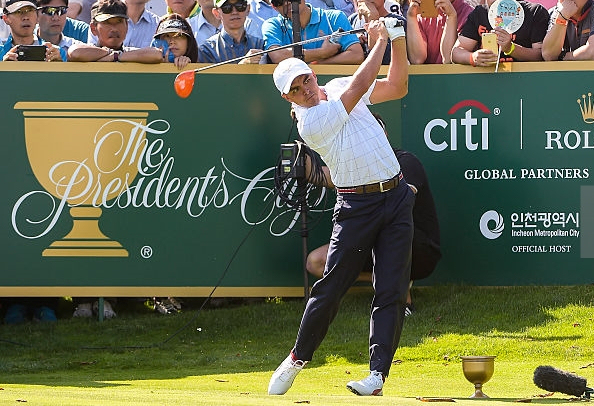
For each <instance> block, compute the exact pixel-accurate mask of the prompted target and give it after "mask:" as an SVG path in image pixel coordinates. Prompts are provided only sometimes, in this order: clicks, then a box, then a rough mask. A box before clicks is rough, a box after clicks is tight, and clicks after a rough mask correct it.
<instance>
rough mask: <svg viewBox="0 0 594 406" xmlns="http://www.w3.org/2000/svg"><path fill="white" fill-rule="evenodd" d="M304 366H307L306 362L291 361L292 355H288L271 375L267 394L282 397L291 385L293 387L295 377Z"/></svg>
mask: <svg viewBox="0 0 594 406" xmlns="http://www.w3.org/2000/svg"><path fill="white" fill-rule="evenodd" d="M305 364H307V361H301V360H293V357H292V355H291V354H289V356H288V357H287V358H285V360H284V361H283V362H282V363H281V364H280V365H279V366H278V368H276V371H274V373H273V374H272V377H271V378H270V383H269V384H268V394H269V395H284V394H285V393H287V391H288V390H289V388H291V385H293V381H294V380H295V377H296V376H297V374H298V373H299V372H301V370H302V369H303V367H304V366H305Z"/></svg>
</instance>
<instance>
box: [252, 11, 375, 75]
mask: <svg viewBox="0 0 594 406" xmlns="http://www.w3.org/2000/svg"><path fill="white" fill-rule="evenodd" d="M272 6H273V7H274V9H275V10H276V11H278V12H279V15H278V16H276V17H273V18H270V19H268V20H266V21H265V22H264V25H263V26H262V34H263V36H264V49H266V50H272V49H274V48H278V47H280V46H283V45H288V44H290V43H292V42H293V28H292V23H291V1H290V0H272ZM299 22H300V25H301V39H302V40H307V39H311V38H317V37H320V36H323V35H328V34H332V33H333V32H336V31H338V30H339V29H342V30H344V31H348V30H351V29H352V27H351V24H350V23H349V21H348V19H347V17H346V15H345V14H344V13H343V12H342V11H338V10H323V9H321V8H316V7H312V6H311V5H310V4H306V3H305V0H301V2H300V3H299ZM292 56H293V50H292V49H289V48H287V49H282V50H279V51H276V52H271V53H269V54H268V57H269V58H270V60H271V61H272V62H273V63H279V62H280V61H282V60H285V59H287V58H290V57H292ZM303 56H304V61H305V62H307V63H310V62H316V63H320V64H342V65H359V64H360V63H361V62H363V59H364V56H363V48H362V47H361V44H360V43H359V39H358V38H357V36H356V35H355V34H350V35H344V36H341V37H339V38H337V39H336V40H333V41H330V40H328V39H326V40H324V41H316V42H312V43H309V44H305V45H303Z"/></svg>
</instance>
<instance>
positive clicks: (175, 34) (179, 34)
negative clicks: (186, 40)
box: [162, 32, 185, 38]
mask: <svg viewBox="0 0 594 406" xmlns="http://www.w3.org/2000/svg"><path fill="white" fill-rule="evenodd" d="M162 35H163V36H165V35H169V38H181V37H184V36H185V35H184V33H183V32H166V33H165V34H162Z"/></svg>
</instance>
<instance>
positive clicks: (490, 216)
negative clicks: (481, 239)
mask: <svg viewBox="0 0 594 406" xmlns="http://www.w3.org/2000/svg"><path fill="white" fill-rule="evenodd" d="M479 227H480V229H481V233H482V234H483V236H485V238H488V239H489V240H494V239H496V238H498V237H499V236H500V235H501V233H502V232H503V229H504V228H505V225H504V224H503V216H502V215H501V214H499V213H497V212H496V211H495V210H489V211H486V212H485V213H484V214H483V215H482V216H481V220H480V222H479Z"/></svg>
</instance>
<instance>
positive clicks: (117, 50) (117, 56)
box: [68, 0, 163, 63]
mask: <svg viewBox="0 0 594 406" xmlns="http://www.w3.org/2000/svg"><path fill="white" fill-rule="evenodd" d="M127 10H128V8H127V6H126V3H124V2H123V1H121V0H99V1H98V2H97V3H95V4H93V8H92V16H93V18H92V20H91V31H92V33H93V34H94V35H95V36H96V37H97V45H91V44H75V45H73V46H71V47H70V48H69V49H68V60H69V61H75V62H140V63H160V62H162V60H163V55H162V52H161V50H160V49H157V48H153V47H145V48H131V47H124V39H125V38H126V33H127V32H128V15H127Z"/></svg>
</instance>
